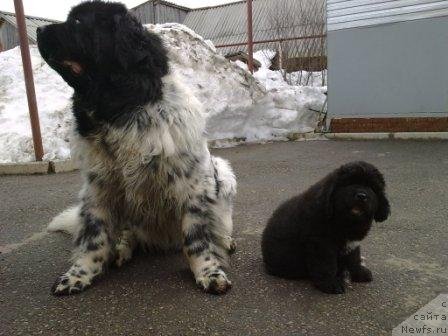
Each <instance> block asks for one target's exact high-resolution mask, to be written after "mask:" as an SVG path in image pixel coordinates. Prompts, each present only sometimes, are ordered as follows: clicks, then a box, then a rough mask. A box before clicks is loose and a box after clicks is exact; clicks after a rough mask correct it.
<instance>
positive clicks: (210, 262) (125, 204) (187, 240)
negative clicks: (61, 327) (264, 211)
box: [38, 1, 236, 295]
mask: <svg viewBox="0 0 448 336" xmlns="http://www.w3.org/2000/svg"><path fill="white" fill-rule="evenodd" d="M112 7H113V8H112ZM91 12H97V13H106V14H107V15H105V16H104V18H105V20H107V19H109V18H110V20H111V21H110V24H111V25H117V24H118V25H120V26H119V28H115V29H114V30H112V29H111V30H101V29H99V32H98V34H106V35H107V34H111V31H113V32H116V34H125V33H126V34H127V30H131V31H132V35H129V39H130V40H129V39H124V38H123V37H122V36H118V37H117V41H118V42H117V43H125V42H126V43H131V42H132V40H135V41H136V43H138V46H135V47H134V48H132V46H130V47H131V50H127V49H126V51H125V54H124V55H122V54H121V53H123V52H124V51H122V50H118V51H117V50H115V49H114V52H115V53H118V55H117V56H116V57H117V58H118V59H119V61H120V62H116V64H115V63H114V64H115V66H116V68H114V70H113V71H115V72H117V71H119V70H118V69H120V67H121V66H122V67H123V68H124V69H122V71H121V72H120V76H122V77H120V76H118V75H117V76H110V78H109V77H107V76H109V75H106V74H102V73H100V74H97V73H94V74H92V73H90V74H81V75H79V74H77V75H79V76H81V77H82V76H87V75H88V76H90V77H89V78H85V79H83V80H80V79H79V78H78V77H76V76H75V77H76V78H71V77H70V76H71V75H69V74H67V73H65V71H69V70H67V69H64V68H62V69H61V68H59V67H58V66H54V68H55V70H57V71H58V72H60V73H61V75H62V76H63V77H64V79H66V81H67V82H68V83H69V84H70V85H72V86H73V87H74V89H75V95H74V98H73V100H74V102H73V109H74V113H75V116H76V117H77V118H76V129H75V132H74V137H73V141H72V142H73V147H74V148H73V153H74V157H75V158H76V159H77V160H78V161H79V162H80V165H81V170H82V175H83V178H84V185H83V188H82V191H81V193H80V199H81V202H80V204H79V205H78V206H77V207H76V208H72V209H70V210H68V211H66V212H64V213H62V214H61V215H60V216H59V217H56V218H55V220H54V221H53V222H52V223H51V224H50V228H51V229H52V230H58V229H66V230H68V231H70V232H71V233H73V234H74V241H75V246H76V247H75V251H74V253H73V266H71V267H70V269H69V270H68V271H67V272H66V273H64V274H63V275H62V276H60V277H59V278H58V279H57V280H56V283H55V284H54V286H53V289H52V290H53V293H54V294H56V295H62V294H73V293H77V292H80V291H82V290H83V289H85V288H87V287H88V286H89V285H91V283H92V281H93V280H94V279H95V278H96V277H98V276H99V275H101V274H102V273H103V272H104V270H105V268H106V267H107V265H109V264H110V263H115V264H116V265H118V266H121V265H122V264H123V263H125V262H126V261H128V260H129V259H130V258H131V257H132V253H133V250H134V249H135V248H136V247H137V246H142V247H144V248H151V249H154V248H155V249H159V250H180V249H182V250H183V251H184V253H185V256H186V257H187V259H188V262H189V264H190V268H191V270H192V272H193V274H194V276H195V278H196V282H197V284H198V286H199V287H201V288H202V289H203V290H204V291H206V292H211V293H215V294H221V293H225V292H226V291H227V290H228V289H229V288H230V287H231V282H230V281H229V280H228V278H227V275H226V274H225V272H224V268H225V267H226V266H227V265H228V255H229V251H231V250H232V249H233V248H234V245H233V243H232V238H231V234H232V200H233V198H234V196H235V193H236V180H235V176H234V174H233V172H232V169H231V167H230V165H229V164H228V162H227V161H225V160H223V159H221V158H217V157H213V156H211V155H210V152H209V150H208V148H207V142H206V138H205V137H204V126H205V125H204V118H203V109H202V106H201V104H200V103H199V102H198V101H197V99H196V98H195V97H194V96H193V95H192V94H191V92H190V91H189V90H188V88H187V87H185V86H184V85H183V84H182V83H181V82H180V80H179V78H178V77H177V76H176V74H175V73H174V72H173V71H171V70H169V69H170V67H169V60H166V61H167V62H168V63H167V64H164V59H165V58H166V52H165V50H164V48H163V46H162V44H161V41H160V39H159V38H158V37H157V36H156V35H154V34H151V33H149V32H147V31H144V29H143V28H142V27H141V25H140V24H138V23H137V22H136V20H135V19H133V18H132V17H130V16H129V14H128V13H127V11H125V9H124V6H122V5H120V4H116V3H103V2H99V1H92V2H87V3H83V4H81V5H79V6H77V7H75V8H74V9H73V10H72V12H71V14H70V15H69V19H68V20H67V22H66V23H63V24H61V25H62V26H60V25H56V26H50V28H46V31H43V32H42V31H41V32H40V34H39V38H38V39H39V49H40V50H41V53H42V55H43V56H44V58H46V60H47V59H48V62H49V64H50V65H52V66H53V65H54V64H53V63H52V62H54V58H55V57H56V56H55V53H54V52H53V49H54V48H55V46H54V44H55V42H54V41H55V40H57V36H58V34H59V29H66V28H65V27H66V26H64V25H68V24H69V22H71V21H70V20H73V19H74V17H76V18H77V20H78V21H79V20H81V21H82V19H83V15H85V17H88V18H91V17H95V18H97V17H101V16H100V15H95V16H91V15H90V13H91ZM86 13H87V14H86ZM89 15H90V16H89ZM76 24H79V23H78V22H77V21H76ZM93 24H94V25H95V24H96V23H95V22H94V23H93ZM101 24H105V23H104V22H102V23H101ZM125 25H128V26H129V27H128V26H125ZM123 26H125V27H123ZM95 27H96V26H93V28H92V29H93V30H92V29H91V30H88V31H85V32H84V33H83V34H87V35H86V36H84V35H82V37H79V38H77V41H81V40H83V39H88V38H90V37H91V36H90V35H88V34H95ZM114 27H115V26H114ZM49 31H50V32H51V34H53V33H54V36H56V37H51V36H49V35H50V32H49ZM92 31H93V32H92ZM126 36H127V35H126ZM110 38H111V37H110V36H106V37H104V38H103V39H95V40H94V41H96V43H99V42H98V41H106V42H104V43H107V41H109V40H110ZM48 41H50V42H52V43H50V42H48ZM124 41H125V42H124ZM145 41H146V42H147V44H144V42H145ZM59 43H65V42H59ZM101 43H102V42H101ZM142 44H143V47H142V46H141V45H142ZM145 46H146V47H145ZM105 48H106V47H105ZM111 48H112V47H111ZM145 48H146V49H145ZM66 49H68V50H69V49H70V48H69V47H67V48H66ZM81 50H83V49H82V48H81ZM134 51H135V52H138V53H139V55H136V56H135V59H138V62H137V61H135V62H137V63H135V64H134V63H132V64H129V62H130V60H133V59H134V58H133V55H128V53H132V52H134ZM92 52H94V51H92ZM144 52H147V55H146V56H144V57H143V56H141V55H140V53H144ZM113 55H114V53H113V52H112V51H111V53H110V54H107V53H106V56H105V57H109V58H111V57H114V56H113ZM154 55H159V56H158V58H155V56H154ZM160 55H161V56H160ZM57 56H58V57H59V55H57ZM61 57H62V56H61ZM67 57H68V58H70V57H71V56H70V57H69V56H67ZM79 57H80V56H79ZM83 57H85V58H86V59H88V60H90V58H89V57H90V55H89V54H86V55H84V56H83ZM142 57H143V58H142ZM145 57H146V58H145ZM151 58H153V59H151ZM80 59H81V60H80V61H79V63H80V64H88V62H87V61H82V57H81V58H80ZM95 59H96V58H95ZM142 59H143V60H144V61H142ZM126 62H127V63H126ZM59 63H61V62H58V64H59ZM105 63H111V61H110V60H109V59H107V62H105ZM122 63H125V66H124V65H122ZM96 66H97V68H101V66H102V64H97V65H96ZM160 69H161V70H160ZM72 70H73V69H72ZM88 70H89V69H88V68H86V69H85V71H86V72H88ZM159 70H160V71H159ZM145 71H147V73H146V74H145ZM92 76H99V78H95V77H94V78H93V79H92ZM117 78H120V80H118V81H116V79H117ZM123 80H125V81H127V82H126V83H127V86H126V87H122V85H123ZM98 81H108V85H109V86H108V87H107V89H106V91H107V90H110V88H111V87H112V88H113V87H117V88H119V89H120V90H127V91H126V92H127V93H126V94H125V93H123V92H122V91H120V90H119V91H117V94H118V95H119V96H120V95H123V96H126V103H123V104H118V103H117V104H113V103H109V102H107V101H104V97H106V96H110V94H111V92H109V91H107V92H106V93H107V94H103V95H102V96H101V97H103V98H102V99H98V97H97V96H95V97H92V96H90V95H86V94H85V93H84V92H85V91H89V90H85V88H84V87H83V85H91V86H92V87H93V88H94V89H96V90H100V92H101V93H104V92H103V91H104V90H105V88H104V86H101V87H100V88H99V87H97V86H98V85H97V84H98ZM86 83H87V84H86ZM129 83H132V85H130V84H129ZM79 86H81V87H82V88H79ZM93 88H92V90H93ZM130 88H132V89H133V88H137V89H138V90H137V91H136V92H135V91H133V90H130ZM160 88H161V91H160V92H159V91H158V90H159V89H160ZM144 90H155V91H151V94H148V95H146V96H147V99H146V102H145V103H144V104H141V103H140V102H139V103H134V102H135V101H139V99H140V98H141V97H140V96H139V98H137V97H136V98H135V99H134V100H130V99H129V97H133V96H135V95H136V94H137V95H138V94H139V93H140V92H141V91H144ZM89 92H90V91H89ZM144 92H146V91H144ZM111 99H116V97H112V98H111ZM118 107H120V108H121V109H122V110H120V109H119V108H118Z"/></svg>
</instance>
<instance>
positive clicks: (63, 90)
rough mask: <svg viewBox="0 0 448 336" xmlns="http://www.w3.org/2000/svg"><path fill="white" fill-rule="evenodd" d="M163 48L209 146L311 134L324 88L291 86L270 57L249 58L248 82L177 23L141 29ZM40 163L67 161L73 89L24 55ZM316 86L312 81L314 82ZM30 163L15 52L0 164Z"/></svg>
mask: <svg viewBox="0 0 448 336" xmlns="http://www.w3.org/2000/svg"><path fill="white" fill-rule="evenodd" d="M148 29H151V30H154V31H156V32H158V33H160V34H161V35H162V36H163V38H164V40H165V43H166V46H167V48H168V51H169V53H170V58H171V60H172V68H173V71H176V72H178V73H179V76H180V77H181V78H182V80H184V81H185V82H186V83H187V85H188V86H189V87H190V88H191V90H192V91H193V93H194V94H195V95H196V96H197V97H198V99H199V100H200V101H201V102H202V103H203V105H204V108H205V114H206V118H207V135H208V138H209V139H210V140H214V143H215V146H231V145H235V144H237V143H238V142H241V141H245V142H260V141H269V140H274V139H285V137H286V136H287V135H288V134H289V133H291V132H299V133H306V132H312V131H313V130H314V128H315V126H316V123H317V113H316V112H314V111H312V110H320V109H321V107H322V104H323V102H324V100H325V95H324V94H323V93H324V92H325V91H326V88H325V87H318V86H314V87H312V86H291V85H288V84H287V83H286V82H285V81H284V80H283V78H282V76H281V74H280V73H279V72H276V71H271V70H269V66H270V59H271V58H272V56H273V55H272V51H263V52H257V53H256V54H255V55H254V56H255V57H256V58H257V59H258V60H259V61H260V62H261V63H262V67H261V68H260V70H259V71H257V72H256V73H255V74H254V76H252V75H251V74H250V73H249V72H248V71H247V67H246V65H245V64H244V63H241V62H238V61H237V62H229V61H228V60H227V59H225V58H224V57H223V56H221V55H220V54H219V53H218V52H217V50H216V49H215V47H214V46H213V43H212V42H211V41H204V39H202V37H200V36H199V35H197V34H196V33H194V32H193V31H191V30H190V29H188V28H187V27H185V26H183V25H180V24H163V25H156V26H153V25H148ZM30 52H31V57H32V64H33V72H34V80H35V87H36V95H37V103H38V109H39V116H40V123H41V130H42V137H43V146H44V152H45V156H44V159H45V160H61V159H68V158H70V132H71V127H72V115H71V112H70V105H71V102H70V97H71V95H72V89H71V88H70V87H69V86H68V85H67V84H65V82H64V81H63V80H62V78H60V76H59V75H58V74H57V73H56V72H54V71H53V70H52V69H51V68H50V67H49V66H48V65H47V64H46V63H45V62H44V61H43V59H42V58H41V57H40V55H39V52H38V50H37V48H36V47H35V46H31V48H30ZM317 82H318V80H316V83H317ZM33 160H34V152H33V146H32V138H31V130H30V123H29V116H28V105H27V100H26V94H25V84H24V79H23V72H22V64H21V57H20V50H19V48H15V49H12V50H9V51H6V52H3V53H0V163H5V162H26V161H33Z"/></svg>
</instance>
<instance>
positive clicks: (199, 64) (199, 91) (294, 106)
mask: <svg viewBox="0 0 448 336" xmlns="http://www.w3.org/2000/svg"><path fill="white" fill-rule="evenodd" d="M148 28H149V29H154V30H155V31H157V32H159V33H160V34H162V36H163V37H164V38H165V40H166V41H167V47H168V50H169V52H170V58H171V59H172V60H173V67H174V68H175V70H176V71H177V72H178V73H179V74H180V75H181V77H182V78H183V80H184V81H185V82H186V83H188V84H189V86H190V87H191V89H192V90H193V92H194V94H195V95H196V96H197V97H198V99H199V100H200V101H201V102H202V103H203V104H204V107H205V110H206V113H207V132H208V137H209V139H211V140H217V139H232V138H237V139H245V140H246V141H260V140H271V139H276V138H279V137H284V136H285V135H287V134H288V133H291V132H302V133H305V132H311V131H313V130H314V129H315V126H316V122H317V114H316V113H315V112H313V111H312V110H320V109H321V107H322V105H323V102H324V100H325V96H324V94H323V92H324V91H325V88H313V87H299V86H289V85H288V84H287V83H286V82H285V81H282V82H280V81H277V79H275V78H271V77H269V76H270V75H271V73H274V72H273V71H270V70H269V69H268V68H269V66H270V59H271V58H272V56H273V55H270V54H269V52H264V53H263V54H261V53H258V54H257V55H256V56H258V59H259V60H260V62H261V63H262V65H263V66H262V68H261V69H260V70H259V71H258V72H257V73H256V74H255V76H252V75H251V74H250V73H249V72H248V71H247V67H246V69H244V67H245V64H243V63H241V62H238V61H237V62H229V61H228V60H227V59H226V58H224V57H223V56H221V55H220V54H218V53H217V52H216V49H215V48H214V46H213V44H210V43H209V42H208V41H207V42H206V41H204V40H203V39H202V37H200V36H199V35H197V34H196V33H194V32H193V31H191V30H190V29H188V28H187V27H185V26H183V25H180V24H175V23H170V24H163V25H156V26H154V25H148ZM236 63H240V65H243V66H239V65H238V64H236ZM274 82H275V83H274Z"/></svg>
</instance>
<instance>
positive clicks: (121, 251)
mask: <svg viewBox="0 0 448 336" xmlns="http://www.w3.org/2000/svg"><path fill="white" fill-rule="evenodd" d="M136 244H137V240H136V239H135V236H134V233H133V232H132V231H131V230H123V231H122V233H121V236H120V238H119V240H118V243H117V245H116V246H115V252H116V258H115V264H116V265H117V266H118V267H121V266H122V265H123V264H124V263H126V262H127V261H129V260H131V258H132V252H133V251H134V248H135V246H136Z"/></svg>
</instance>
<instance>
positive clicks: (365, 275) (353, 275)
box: [350, 265, 373, 282]
mask: <svg viewBox="0 0 448 336" xmlns="http://www.w3.org/2000/svg"><path fill="white" fill-rule="evenodd" d="M350 279H351V280H352V281H353V282H371V281H372V280H373V276H372V272H371V271H370V270H369V269H368V268H367V267H365V266H362V265H361V266H360V267H359V268H358V269H356V270H355V271H352V272H350Z"/></svg>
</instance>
